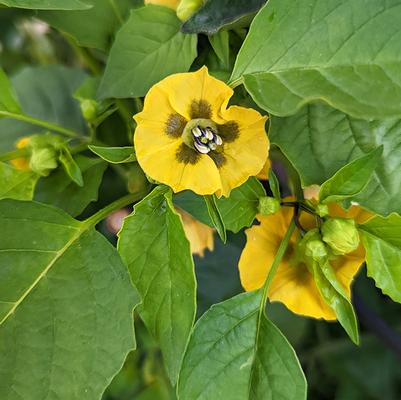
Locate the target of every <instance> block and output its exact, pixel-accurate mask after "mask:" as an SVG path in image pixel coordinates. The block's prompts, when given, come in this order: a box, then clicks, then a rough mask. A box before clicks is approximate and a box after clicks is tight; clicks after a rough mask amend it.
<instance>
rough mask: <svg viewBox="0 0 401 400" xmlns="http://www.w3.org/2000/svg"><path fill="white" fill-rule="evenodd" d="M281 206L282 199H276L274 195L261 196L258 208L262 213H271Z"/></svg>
mask: <svg viewBox="0 0 401 400" xmlns="http://www.w3.org/2000/svg"><path fill="white" fill-rule="evenodd" d="M280 208H281V205H280V201H279V200H277V199H275V198H274V197H267V196H264V197H260V198H259V205H258V210H259V213H260V214H262V215H271V214H275V213H276V212H277V211H279V210H280Z"/></svg>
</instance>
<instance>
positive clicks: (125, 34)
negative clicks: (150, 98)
mask: <svg viewBox="0 0 401 400" xmlns="http://www.w3.org/2000/svg"><path fill="white" fill-rule="evenodd" d="M180 26H181V22H180V20H179V19H178V18H177V16H176V15H175V12H174V11H173V10H170V9H169V8H167V7H159V6H152V5H149V6H147V7H142V8H138V9H135V10H133V11H132V12H131V16H130V18H129V19H128V21H127V22H126V23H125V25H124V26H123V27H122V28H121V30H120V31H119V32H118V33H117V36H116V40H115V42H114V44H113V47H112V49H111V52H110V56H109V59H108V62H107V65H106V71H105V73H104V77H103V80H102V82H101V84H100V88H99V95H100V97H102V98H105V97H139V96H144V95H145V94H146V93H147V91H148V90H149V88H150V87H151V86H152V85H153V84H155V83H156V82H159V81H160V80H162V79H163V78H165V77H166V76H168V75H171V74H173V73H176V72H186V71H188V70H189V67H190V66H191V64H192V62H193V60H194V59H195V57H196V54H197V50H196V44H197V36H196V35H186V34H183V33H181V32H180Z"/></svg>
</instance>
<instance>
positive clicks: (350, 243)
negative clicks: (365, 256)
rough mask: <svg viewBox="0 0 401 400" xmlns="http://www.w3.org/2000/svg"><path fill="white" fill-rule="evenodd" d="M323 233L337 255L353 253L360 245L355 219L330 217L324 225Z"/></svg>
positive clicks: (324, 238)
mask: <svg viewBox="0 0 401 400" xmlns="http://www.w3.org/2000/svg"><path fill="white" fill-rule="evenodd" d="M322 234H323V240H324V241H325V242H326V243H327V244H328V245H329V246H330V247H331V249H332V250H333V253H334V254H336V255H341V254H348V253H351V252H353V251H354V250H356V249H357V248H358V246H359V234H358V230H357V229H356V226H355V221H354V220H353V219H341V218H332V219H329V220H327V221H325V222H324V224H323V226H322Z"/></svg>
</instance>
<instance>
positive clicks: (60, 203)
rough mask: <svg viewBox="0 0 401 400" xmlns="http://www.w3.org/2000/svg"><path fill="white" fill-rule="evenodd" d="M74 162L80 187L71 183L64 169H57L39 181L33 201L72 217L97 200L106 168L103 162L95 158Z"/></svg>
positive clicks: (81, 157) (77, 159)
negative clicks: (58, 209)
mask: <svg viewBox="0 0 401 400" xmlns="http://www.w3.org/2000/svg"><path fill="white" fill-rule="evenodd" d="M75 161H76V163H77V165H78V167H79V169H80V170H81V171H82V177H83V186H82V187H80V186H78V185H77V184H76V183H75V182H73V181H72V180H71V179H70V177H69V176H68V175H67V174H66V172H65V171H64V169H62V168H59V169H57V170H56V171H54V172H53V173H51V174H50V176H48V177H46V178H42V179H40V180H39V182H38V184H37V186H36V191H35V200H38V201H41V202H43V203H47V204H52V205H54V206H57V207H59V208H62V209H63V210H65V211H67V212H68V213H69V214H70V215H72V216H74V217H75V216H77V215H80V214H81V213H82V211H84V209H85V208H86V207H87V205H88V204H89V203H90V202H92V201H95V200H97V197H98V189H99V186H100V183H101V182H102V177H103V173H104V171H105V169H106V167H107V164H106V163H105V162H104V161H102V160H99V159H95V158H89V157H84V156H76V158H75Z"/></svg>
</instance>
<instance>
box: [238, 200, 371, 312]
mask: <svg viewBox="0 0 401 400" xmlns="http://www.w3.org/2000/svg"><path fill="white" fill-rule="evenodd" d="M330 215H331V216H333V217H342V218H351V217H352V218H355V220H356V221H357V222H362V221H364V220H366V218H368V213H366V212H365V211H363V210H361V209H360V208H359V207H351V209H350V210H349V211H348V212H346V211H344V210H343V209H341V208H340V207H339V206H337V205H333V206H331V207H330ZM292 216H293V209H291V208H286V207H283V208H282V209H281V210H280V212H278V213H276V214H273V215H269V216H260V215H259V216H258V217H257V218H258V220H259V222H260V225H255V226H253V227H251V228H250V229H247V230H246V236H247V243H246V245H245V248H244V250H243V252H242V254H241V257H240V260H239V271H240V278H241V283H242V286H243V287H244V289H245V290H246V291H251V290H255V289H258V288H260V287H261V286H263V284H264V281H265V279H266V277H267V274H268V272H269V271H270V268H271V265H272V263H273V260H274V258H275V255H276V253H277V250H278V247H279V245H280V243H281V241H282V239H283V237H284V235H285V233H286V231H287V228H288V226H289V224H290V221H291V218H292ZM300 221H301V224H302V226H304V227H312V226H313V217H312V216H311V215H309V214H306V213H303V214H302V215H301V219H300ZM296 240H297V233H296V232H295V233H294V234H293V236H292V237H291V240H290V244H289V247H288V249H287V252H286V254H285V256H284V258H283V261H282V262H281V264H280V266H279V268H278V270H277V273H276V275H275V276H274V278H273V281H272V283H271V285H270V288H269V292H268V296H269V298H270V300H271V301H279V302H281V303H283V304H284V305H285V306H286V307H287V308H288V309H290V310H291V311H293V312H294V313H296V314H300V315H304V316H309V317H313V318H322V319H325V320H335V319H336V317H335V314H334V312H333V310H332V309H331V308H330V307H329V306H328V305H327V304H326V303H325V302H324V300H323V298H322V297H321V295H320V293H319V290H318V288H317V286H316V284H315V281H314V279H313V276H312V274H311V273H310V272H309V270H308V269H307V267H306V266H305V265H304V264H296V265H294V259H293V255H294V250H295V244H296ZM364 259H365V252H364V249H363V247H362V245H360V246H359V247H358V249H357V250H356V251H354V252H353V253H350V254H347V255H346V256H341V257H338V258H336V259H335V260H334V261H332V262H331V264H332V266H333V269H334V271H335V274H336V276H337V279H338V280H339V281H340V282H341V284H342V285H343V286H344V288H345V290H346V292H347V293H348V295H349V294H350V286H351V283H352V280H353V278H354V276H355V275H356V273H357V272H358V270H359V268H360V266H361V265H362V263H363V261H364Z"/></svg>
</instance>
